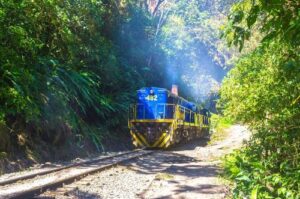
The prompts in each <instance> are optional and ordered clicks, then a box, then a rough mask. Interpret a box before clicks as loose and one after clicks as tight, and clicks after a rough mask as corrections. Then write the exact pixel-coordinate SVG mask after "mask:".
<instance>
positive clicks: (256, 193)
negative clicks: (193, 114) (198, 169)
mask: <svg viewBox="0 0 300 199" xmlns="http://www.w3.org/2000/svg"><path fill="white" fill-rule="evenodd" d="M229 19H230V20H229V23H228V25H227V27H226V28H225V29H224V33H225V34H224V35H225V37H226V39H227V41H228V42H229V44H234V45H238V46H239V47H240V50H242V49H243V45H244V43H245V42H246V40H247V39H248V38H250V37H251V36H252V35H253V34H254V33H256V34H257V33H260V34H261V35H263V37H262V40H261V42H260V45H259V46H258V47H257V48H256V49H255V50H253V52H251V53H248V54H246V55H244V56H243V57H241V58H240V59H239V60H238V62H237V63H236V65H235V67H234V68H233V69H232V70H231V71H230V72H229V75H228V77H227V78H226V79H225V80H224V84H223V86H222V89H221V104H220V105H221V106H222V107H223V108H224V112H225V114H226V115H227V116H230V117H232V118H233V119H234V120H237V121H242V122H244V123H247V124H248V125H249V126H250V128H251V130H252V131H253V136H252V138H251V140H250V141H249V143H248V145H247V147H246V148H244V149H243V150H240V151H237V152H235V153H233V154H231V155H229V156H228V157H227V158H226V160H225V162H224V166H225V171H226V172H225V173H226V175H227V177H228V178H229V179H231V180H232V181H234V185H235V186H234V189H233V197H234V198H262V199H264V198H289V199H296V198H300V183H299V182H300V153H299V151H300V134H299V133H300V120H299V118H300V106H299V103H300V100H299V99H300V97H299V94H300V65H299V63H300V43H299V41H300V40H299V38H300V2H299V1H296V0H295V1H293V0H291V1H283V0H282V1H281V0H279V1H278V0H272V1H267V0H258V1H250V0H244V1H242V2H241V3H238V4H236V5H235V6H233V7H232V12H231V14H230V16H229ZM257 27H259V28H257Z"/></svg>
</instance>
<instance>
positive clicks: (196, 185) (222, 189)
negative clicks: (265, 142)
mask: <svg viewBox="0 0 300 199" xmlns="http://www.w3.org/2000/svg"><path fill="white" fill-rule="evenodd" d="M227 131H228V134H227V135H228V136H227V137H226V138H225V139H224V140H222V141H219V142H216V143H215V144H213V145H209V146H203V145H202V146H201V143H197V142H192V143H191V144H188V145H185V146H182V147H179V148H177V149H176V151H170V152H172V153H173V154H174V157H176V156H179V157H180V156H182V157H188V158H190V160H192V161H187V162H185V161H183V162H180V161H177V162H176V161H175V162H174V163H171V164H169V165H168V167H167V168H166V169H165V170H163V171H162V174H161V176H162V177H159V175H158V177H156V180H155V181H153V183H152V184H151V186H150V187H149V188H148V189H147V191H145V193H144V194H143V198H157V199H158V198H160V199H162V198H176V199H184V198H186V199H221V198H225V196H226V193H227V192H228V188H227V187H226V186H225V185H223V184H222V182H221V181H220V179H219V177H218V176H219V173H220V171H221V170H220V167H219V163H220V158H221V157H222V156H224V155H225V154H228V153H230V152H231V151H232V150H234V149H237V148H239V147H241V145H242V144H243V140H247V139H249V136H250V133H249V131H248V130H247V129H246V128H245V127H244V126H240V125H234V126H232V127H231V128H229V129H227ZM199 145H200V146H199Z"/></svg>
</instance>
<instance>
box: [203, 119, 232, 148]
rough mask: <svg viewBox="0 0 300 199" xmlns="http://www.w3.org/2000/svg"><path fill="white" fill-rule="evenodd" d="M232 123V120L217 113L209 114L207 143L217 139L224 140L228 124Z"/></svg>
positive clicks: (214, 141)
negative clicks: (208, 137)
mask: <svg viewBox="0 0 300 199" xmlns="http://www.w3.org/2000/svg"><path fill="white" fill-rule="evenodd" d="M232 125H233V120H232V119H230V118H228V117H225V116H222V115H217V114H212V116H211V131H212V134H211V137H210V141H209V144H213V143H216V142H218V141H221V140H224V139H225V138H226V137H227V135H228V131H227V130H226V129H228V128H229V127H230V126H232Z"/></svg>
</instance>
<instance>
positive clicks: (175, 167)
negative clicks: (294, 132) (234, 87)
mask: <svg viewBox="0 0 300 199" xmlns="http://www.w3.org/2000/svg"><path fill="white" fill-rule="evenodd" d="M228 131H229V133H228V137H227V138H225V140H223V141H220V142H218V143H215V144H214V145H211V146H207V145H206V142H207V140H204V139H200V140H195V141H193V142H191V143H188V144H185V145H182V146H179V147H176V148H174V149H172V150H169V151H157V152H156V153H154V154H152V155H151V156H145V157H140V158H138V159H136V160H134V161H131V162H128V163H126V164H121V165H119V166H117V167H114V168H111V169H109V170H106V171H105V172H99V173H95V174H93V175H91V176H88V177H86V178H83V179H82V180H80V181H78V182H75V183H72V184H70V185H66V186H64V187H63V188H61V189H58V190H56V191H48V192H46V193H44V194H42V195H40V196H37V197H36V198H39V199H42V198H43V199H50V198H59V199H75V198H76V199H94V198H95V199H100V198H101V199H137V198H142V199H148V198H149V199H150V198H151V199H168V198H174V199H223V198H225V197H226V194H227V193H228V187H226V186H225V185H224V184H222V182H221V181H220V179H219V177H218V175H219V173H220V171H221V169H220V167H219V165H218V164H219V162H220V160H219V159H220V157H221V156H223V155H224V154H227V153H229V152H231V151H232V150H233V149H235V148H239V147H241V145H242V143H243V140H245V139H248V138H249V131H248V130H247V129H246V128H245V127H243V126H240V125H235V126H233V127H232V128H230V129H229V130H228Z"/></svg>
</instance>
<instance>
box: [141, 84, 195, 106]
mask: <svg viewBox="0 0 300 199" xmlns="http://www.w3.org/2000/svg"><path fill="white" fill-rule="evenodd" d="M149 88H153V89H158V90H160V89H161V90H163V91H166V92H168V95H170V96H172V97H176V98H179V99H181V100H183V101H186V102H188V103H191V104H194V105H196V104H195V103H193V102H190V101H188V100H186V99H184V98H183V97H181V96H179V95H175V94H173V93H172V92H171V91H169V90H168V89H166V88H160V87H143V88H141V89H139V90H137V91H142V90H145V89H149Z"/></svg>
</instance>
